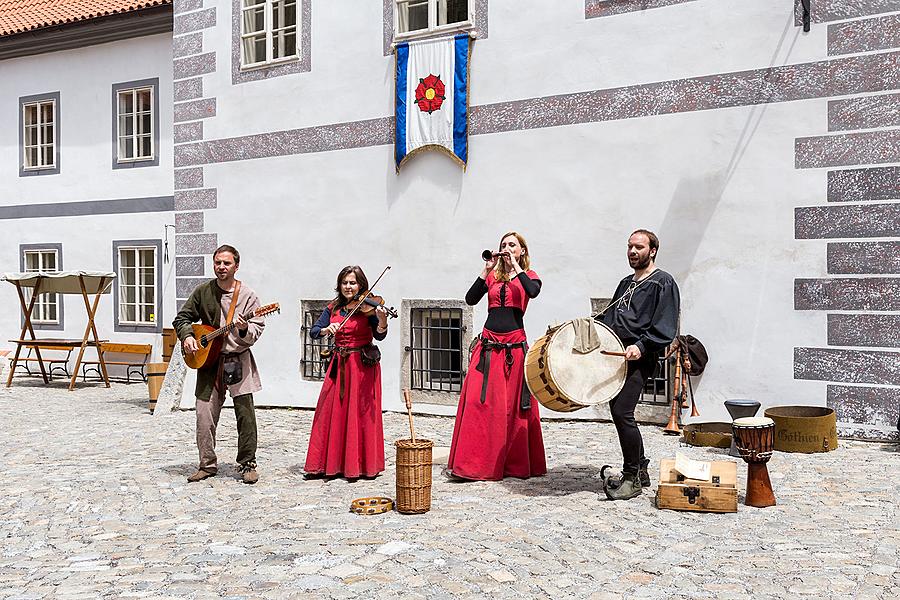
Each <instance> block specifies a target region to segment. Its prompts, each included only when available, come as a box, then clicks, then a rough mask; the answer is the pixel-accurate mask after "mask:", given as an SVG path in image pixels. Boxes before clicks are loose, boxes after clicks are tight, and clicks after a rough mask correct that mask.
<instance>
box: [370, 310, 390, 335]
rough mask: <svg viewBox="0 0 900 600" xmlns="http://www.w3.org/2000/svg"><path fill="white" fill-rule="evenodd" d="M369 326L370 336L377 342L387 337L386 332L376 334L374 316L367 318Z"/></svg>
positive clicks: (376, 322)
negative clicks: (370, 329)
mask: <svg viewBox="0 0 900 600" xmlns="http://www.w3.org/2000/svg"><path fill="white" fill-rule="evenodd" d="M369 326H370V327H371V328H372V335H373V336H375V339H376V340H378V341H379V342H380V341H381V340H383V339H384V338H386V337H387V331H382V332H381V333H379V332H378V317H376V316H375V315H372V316H370V317H369Z"/></svg>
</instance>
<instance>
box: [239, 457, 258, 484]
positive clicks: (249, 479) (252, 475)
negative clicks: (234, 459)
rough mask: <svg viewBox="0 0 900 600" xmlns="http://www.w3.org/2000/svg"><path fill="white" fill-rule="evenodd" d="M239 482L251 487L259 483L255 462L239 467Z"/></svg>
mask: <svg viewBox="0 0 900 600" xmlns="http://www.w3.org/2000/svg"><path fill="white" fill-rule="evenodd" d="M241 481H243V482H244V483H249V484H251V485H252V484H254V483H256V482H257V481H259V474H258V473H257V472H256V463H255V462H248V463H246V464H243V465H241Z"/></svg>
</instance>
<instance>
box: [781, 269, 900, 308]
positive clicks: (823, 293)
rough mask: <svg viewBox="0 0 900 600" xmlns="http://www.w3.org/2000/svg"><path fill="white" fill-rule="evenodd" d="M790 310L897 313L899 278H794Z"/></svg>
mask: <svg viewBox="0 0 900 600" xmlns="http://www.w3.org/2000/svg"><path fill="white" fill-rule="evenodd" d="M794 310H855V311H900V277H866V278H853V279H850V278H835V279H795V280H794Z"/></svg>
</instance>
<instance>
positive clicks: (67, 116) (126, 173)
mask: <svg viewBox="0 0 900 600" xmlns="http://www.w3.org/2000/svg"><path fill="white" fill-rule="evenodd" d="M88 65H89V67H88ZM153 78H159V89H158V90H157V92H158V94H159V113H160V114H159V131H160V138H159V145H158V152H159V156H160V160H159V166H158V167H141V168H131V169H113V168H112V148H111V144H112V127H113V123H114V120H113V116H112V86H113V84H116V83H121V82H127V81H138V80H143V79H153ZM0 80H2V81H3V84H2V85H0V106H2V107H4V108H3V110H2V111H0V205H3V206H6V205H18V204H37V203H45V202H47V203H55V202H77V201H88V200H106V199H114V198H143V197H153V196H165V195H168V196H171V195H172V186H173V184H172V177H173V176H172V168H173V167H172V165H173V159H172V113H173V110H172V36H171V35H170V34H159V35H152V36H145V37H140V38H132V39H128V40H123V41H119V42H112V43H109V44H100V45H96V46H88V47H85V48H78V49H74V50H66V51H61V52H52V53H47V54H37V55H33V56H25V57H21V58H15V59H10V60H4V61H2V62H0ZM45 92H59V93H60V108H59V111H60V112H59V116H60V120H59V135H60V172H59V174H58V175H43V176H36V177H19V176H18V168H19V165H20V163H21V155H20V150H19V142H18V140H19V135H18V127H19V120H18V119H19V109H18V108H17V107H18V103H19V98H20V97H22V96H30V95H33V94H42V93H45ZM73 264H74V263H73Z"/></svg>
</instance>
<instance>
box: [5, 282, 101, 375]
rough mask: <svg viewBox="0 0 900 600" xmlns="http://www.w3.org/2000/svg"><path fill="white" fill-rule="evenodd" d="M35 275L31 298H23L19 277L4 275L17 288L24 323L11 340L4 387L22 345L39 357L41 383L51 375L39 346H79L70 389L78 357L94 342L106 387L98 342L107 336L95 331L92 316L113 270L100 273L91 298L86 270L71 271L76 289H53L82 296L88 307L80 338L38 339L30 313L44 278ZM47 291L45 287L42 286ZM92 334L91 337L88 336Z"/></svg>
mask: <svg viewBox="0 0 900 600" xmlns="http://www.w3.org/2000/svg"><path fill="white" fill-rule="evenodd" d="M36 275H38V276H37V277H35V279H36V281H35V282H34V292H33V293H32V295H31V300H30V301H26V300H25V292H24V291H23V289H22V288H23V287H30V286H27V285H25V286H23V284H22V281H20V280H16V279H13V278H12V277H4V278H5V279H6V280H7V281H9V282H10V283H12V284H13V285H15V286H16V292H17V293H18V295H19V302H20V303H21V305H22V314H23V315H24V323H23V325H22V332H21V334H20V335H19V339H17V340H10V341H11V342H14V343H15V344H16V352H15V355H14V356H13V359H12V363H11V365H10V369H9V377H8V378H7V379H6V387H10V386H11V385H12V380H13V375H14V374H15V371H16V364H17V363H18V362H19V355H20V354H21V352H22V348H24V347H29V348H33V349H34V353H35V356H36V357H37V359H38V361H37V362H38V364H39V365H40V367H41V377H43V379H44V383H45V384H47V383H50V378H49V377H48V375H47V371H46V369H45V368H44V361H43V359H42V358H41V350H40V349H41V348H42V347H44V348H46V347H48V346H56V347H59V346H67V347H70V348H73V349H74V348H78V357H77V358H76V359H75V368H74V369H73V370H72V379H71V381H69V391H71V390H73V389H75V379H76V378H77V377H78V370H79V367H81V361H82V359H83V358H84V349H85V348H87V347H88V346H93V347H94V348H95V349H96V351H97V357H98V362H99V363H100V371H101V373H102V375H103V382H104V383H105V384H106V387H109V374H108V373H107V371H106V361H105V360H104V357H103V348H102V347H101V343H103V342H105V341H107V340H101V339H100V336H99V335H98V334H97V326H96V325H95V323H94V318H95V316H96V314H97V307H98V306H99V304H100V296H102V295H103V294H104V293H106V292H107V291H108V288H109V285H110V284H111V283H112V279H113V277H114V275H113V274H112V273H108V274H105V275H101V276H100V277H99V283H98V284H97V286H96V290H97V291H96V294H95V295H94V300H93V302H91V300H90V298H89V294H88V287H87V285H85V276H86V275H85V274H84V273H78V274H71V275H68V277H73V278H77V281H78V288H76V289H56V290H53V293H60V294H71V293H79V291H80V294H81V297H82V298H83V299H84V308H85V310H86V311H87V317H88V319H87V326H86V327H85V329H84V336H82V338H81V339H80V340H65V339H38V338H37V336H36V335H35V333H34V327H33V326H32V323H31V315H32V312H33V311H34V305H35V302H36V301H37V297H38V294H40V293H42V290H41V288H42V287H45V286H43V283H44V281H45V279H47V278H46V276H43V277H42V276H40V275H39V274H36ZM92 279H93V280H97V279H98V278H97V277H96V276H92ZM45 292H47V290H45ZM26 334H28V335H29V336H30V337H29V338H26V337H25V335H26ZM90 337H92V338H93V339H89V338H90Z"/></svg>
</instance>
